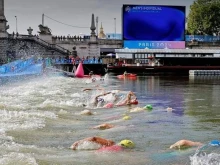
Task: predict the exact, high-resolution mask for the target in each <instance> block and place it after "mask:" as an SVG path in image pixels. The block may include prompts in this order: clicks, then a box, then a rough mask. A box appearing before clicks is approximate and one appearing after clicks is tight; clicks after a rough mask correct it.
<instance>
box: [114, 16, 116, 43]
mask: <svg viewBox="0 0 220 165" xmlns="http://www.w3.org/2000/svg"><path fill="white" fill-rule="evenodd" d="M114 20H115V21H114V22H115V40H116V18H114Z"/></svg>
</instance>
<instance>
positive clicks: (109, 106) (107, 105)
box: [103, 103, 114, 108]
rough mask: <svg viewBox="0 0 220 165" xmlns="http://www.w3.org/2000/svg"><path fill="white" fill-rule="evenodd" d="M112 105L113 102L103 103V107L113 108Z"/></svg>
mask: <svg viewBox="0 0 220 165" xmlns="http://www.w3.org/2000/svg"><path fill="white" fill-rule="evenodd" d="M113 106H114V104H112V103H108V104H106V105H104V106H103V107H104V108H113Z"/></svg>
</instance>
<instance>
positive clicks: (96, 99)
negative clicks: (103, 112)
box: [93, 92, 118, 108]
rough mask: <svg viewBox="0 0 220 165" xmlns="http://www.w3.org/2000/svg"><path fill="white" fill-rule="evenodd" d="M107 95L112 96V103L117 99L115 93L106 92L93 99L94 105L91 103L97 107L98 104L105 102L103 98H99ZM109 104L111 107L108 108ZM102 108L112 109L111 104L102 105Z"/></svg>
mask: <svg viewBox="0 0 220 165" xmlns="http://www.w3.org/2000/svg"><path fill="white" fill-rule="evenodd" d="M108 94H112V96H113V97H114V100H113V102H115V101H116V100H117V99H118V98H117V96H116V94H115V93H113V92H106V93H103V94H100V95H98V96H96V97H95V100H94V103H93V104H94V106H97V105H98V103H99V102H102V103H104V102H105V100H104V99H103V98H101V96H106V95H108ZM110 104H111V106H109V105H110ZM103 107H104V108H108V107H109V108H112V107H113V103H108V104H106V105H104V106H103Z"/></svg>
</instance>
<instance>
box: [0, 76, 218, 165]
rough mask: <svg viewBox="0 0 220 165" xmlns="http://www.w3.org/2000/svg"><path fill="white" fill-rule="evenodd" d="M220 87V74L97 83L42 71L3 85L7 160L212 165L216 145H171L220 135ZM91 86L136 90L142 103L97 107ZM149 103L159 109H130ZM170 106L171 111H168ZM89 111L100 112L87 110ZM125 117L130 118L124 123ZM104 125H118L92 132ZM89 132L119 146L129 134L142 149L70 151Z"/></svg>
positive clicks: (0, 112) (1, 146) (0, 113)
mask: <svg viewBox="0 0 220 165" xmlns="http://www.w3.org/2000/svg"><path fill="white" fill-rule="evenodd" d="M219 84H220V79H219V78H218V77H213V78H210V77H208V78H205V77H203V78H198V77H194V78H193V79H192V78H190V77H169V76H166V77H163V76H145V77H138V78H137V79H136V80H129V79H123V80H121V79H120V80H119V79H117V78H116V77H115V76H110V77H109V78H108V79H107V78H106V79H105V81H99V80H97V81H95V82H92V81H91V80H90V79H74V78H68V77H62V76H43V77H38V78H33V79H31V80H22V81H18V82H13V83H10V84H4V85H1V86H0V91H1V93H0V126H1V127H0V155H1V156H0V164H30V165H35V164H39V165H45V164H60V165H63V164H66V165H72V164H77V165H80V164H81V165H88V164H89V165H93V164H94V165H96V164H103V165H112V164H120V165H134V164H138V165H146V164H149V165H151V164H156V165H157V164H199V162H203V164H205V163H204V162H205V161H204V160H205V159H206V160H207V156H208V155H211V156H213V155H214V157H215V159H216V160H217V161H219V160H220V158H219V154H220V152H219V151H220V150H219V149H216V148H215V149H213V148H209V149H206V150H204V152H203V153H206V154H208V155H205V156H204V155H201V154H200V155H194V156H193V154H194V153H195V149H188V150H180V151H178V150H177V151H174V150H170V149H169V146H170V145H171V144H173V143H174V142H176V141H178V140H180V139H189V140H193V141H201V142H203V143H208V142H209V141H211V140H213V139H218V137H220V136H219V135H220V132H219V130H218V125H219V122H220V120H219V116H220V114H219V97H218V94H219V90H220V86H219ZM85 88H104V89H105V90H106V91H109V90H118V89H119V90H121V92H120V93H121V95H126V93H127V91H130V90H132V91H134V92H135V94H136V95H137V98H138V100H139V104H138V105H132V106H124V107H117V108H113V109H103V108H94V107H92V105H91V104H90V103H91V101H92V99H94V97H95V96H96V95H97V94H100V91H99V90H92V91H89V92H82V90H83V89H85ZM105 99H110V100H111V98H105ZM148 104H149V105H152V107H153V110H152V111H147V110H141V111H138V112H132V113H131V112H130V110H132V109H133V108H135V107H144V106H145V105H148ZM167 107H171V108H172V111H170V112H167V110H166V109H167ZM86 109H87V110H90V111H91V112H92V113H93V115H80V112H82V111H83V110H86ZM125 115H129V116H130V117H131V119H130V120H123V117H124V116H125ZM102 123H109V124H113V125H115V126H116V127H114V128H112V129H107V130H97V129H91V128H93V127H94V126H97V125H99V124H102ZM90 136H100V137H103V138H107V139H111V140H113V141H115V142H116V143H117V142H120V141H121V140H123V139H130V140H132V141H133V142H134V143H135V145H136V147H135V148H134V149H130V150H125V151H123V152H118V153H97V152H95V151H72V150H70V149H69V147H70V146H71V145H72V143H73V142H75V141H77V140H80V139H83V138H86V137H90ZM216 154H217V155H216ZM212 160H213V159H212ZM207 162H208V161H206V164H207ZM200 164H201V163H200Z"/></svg>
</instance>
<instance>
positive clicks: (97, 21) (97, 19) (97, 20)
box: [96, 17, 99, 38]
mask: <svg viewBox="0 0 220 165" xmlns="http://www.w3.org/2000/svg"><path fill="white" fill-rule="evenodd" d="M98 23H99V17H96V35H97V38H98V36H99V32H98V31H99V30H98Z"/></svg>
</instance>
